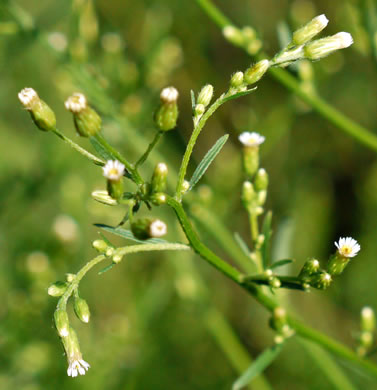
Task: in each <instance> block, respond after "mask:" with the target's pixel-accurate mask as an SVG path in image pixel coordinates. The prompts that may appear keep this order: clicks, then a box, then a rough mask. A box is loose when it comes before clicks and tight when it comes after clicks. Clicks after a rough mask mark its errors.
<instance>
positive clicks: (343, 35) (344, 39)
mask: <svg viewBox="0 0 377 390" xmlns="http://www.w3.org/2000/svg"><path fill="white" fill-rule="evenodd" d="M333 38H336V39H338V40H339V48H340V49H345V48H346V47H349V46H351V45H352V44H353V38H352V35H351V34H350V33H348V32H339V33H337V34H335V35H333Z"/></svg>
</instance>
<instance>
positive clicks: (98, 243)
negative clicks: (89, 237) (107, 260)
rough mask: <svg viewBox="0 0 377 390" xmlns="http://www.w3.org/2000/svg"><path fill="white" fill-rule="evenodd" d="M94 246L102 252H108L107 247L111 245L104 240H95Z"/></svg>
mask: <svg viewBox="0 0 377 390" xmlns="http://www.w3.org/2000/svg"><path fill="white" fill-rule="evenodd" d="M92 247H93V248H94V249H95V250H96V251H98V252H100V253H106V251H107V249H108V248H109V246H108V245H107V243H106V242H105V241H104V240H95V241H93V242H92Z"/></svg>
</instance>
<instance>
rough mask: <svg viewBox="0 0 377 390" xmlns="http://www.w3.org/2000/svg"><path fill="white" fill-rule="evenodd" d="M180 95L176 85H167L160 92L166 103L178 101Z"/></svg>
mask: <svg viewBox="0 0 377 390" xmlns="http://www.w3.org/2000/svg"><path fill="white" fill-rule="evenodd" d="M178 96H179V94H178V91H177V90H176V88H174V87H166V88H164V89H163V90H162V91H161V94H160V98H161V100H162V102H164V103H174V102H176V101H177V99H178Z"/></svg>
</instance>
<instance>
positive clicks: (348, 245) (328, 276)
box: [298, 237, 360, 290]
mask: <svg viewBox="0 0 377 390" xmlns="http://www.w3.org/2000/svg"><path fill="white" fill-rule="evenodd" d="M334 244H335V246H336V248H337V251H336V253H335V254H334V255H332V256H331V257H330V259H329V262H328V264H327V267H326V269H321V267H320V263H319V261H318V260H317V259H310V260H307V261H306V262H305V264H304V266H303V267H302V269H301V271H300V273H299V275H298V278H299V279H300V280H301V282H302V285H303V286H304V288H307V289H309V287H314V288H317V289H320V290H324V289H326V288H327V287H329V286H330V284H331V282H332V280H333V277H334V276H337V275H340V274H341V273H342V272H343V271H344V269H345V267H346V266H347V264H348V263H349V262H350V260H351V258H352V257H355V256H356V255H357V253H358V252H359V251H360V245H359V244H358V243H357V241H356V240H354V239H353V238H351V237H346V238H340V239H339V241H338V242H335V243H334Z"/></svg>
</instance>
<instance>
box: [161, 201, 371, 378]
mask: <svg viewBox="0 0 377 390" xmlns="http://www.w3.org/2000/svg"><path fill="white" fill-rule="evenodd" d="M167 204H168V205H169V206H170V207H172V208H173V209H174V211H175V213H176V215H177V217H178V219H179V222H180V224H181V226H182V228H183V231H184V232H185V234H186V237H187V239H188V240H189V242H190V244H191V246H192V247H193V249H194V251H195V252H196V253H198V254H199V255H200V256H201V257H202V258H203V259H205V260H206V261H207V262H208V263H210V264H211V265H213V266H214V267H215V268H217V269H218V270H219V271H220V272H222V273H223V274H224V275H225V276H227V277H228V278H230V279H232V280H233V281H234V282H236V283H237V284H238V285H239V286H241V287H242V288H244V289H245V290H246V291H247V292H248V293H249V294H250V295H252V296H253V297H254V298H255V299H256V300H257V301H258V302H259V303H261V304H262V305H263V306H264V307H265V308H266V309H268V310H269V311H273V310H274V309H275V308H276V307H278V306H279V304H278V302H277V301H276V300H275V299H273V298H271V297H270V296H268V295H266V294H265V293H264V292H263V291H262V289H261V287H259V286H258V285H256V284H253V283H244V282H243V280H244V275H243V274H242V273H241V272H239V271H238V270H237V269H235V268H234V267H232V266H231V265H229V264H228V263H227V262H226V261H224V260H223V259H221V258H220V257H218V256H217V255H216V254H214V253H213V252H212V251H211V250H210V249H209V248H207V247H206V246H205V245H204V244H203V243H202V242H201V241H200V239H199V237H198V235H197V233H196V232H195V231H194V230H193V227H192V225H191V222H190V220H189V219H188V217H187V215H186V213H185V211H184V209H183V207H182V205H181V203H179V202H178V201H177V200H176V199H174V198H172V197H168V198H167ZM288 322H289V324H290V326H291V327H292V328H293V329H294V330H295V331H296V333H297V334H298V335H299V336H301V337H303V338H305V339H308V340H311V341H313V342H315V343H317V344H319V345H321V346H322V347H323V348H325V349H327V350H328V351H330V352H332V353H334V354H335V355H337V356H339V357H341V358H344V359H346V360H349V361H351V362H353V363H354V364H356V365H358V366H359V367H361V368H363V369H364V370H366V371H367V372H369V373H370V374H371V375H373V376H374V377H375V378H377V366H376V365H375V364H373V363H372V362H370V361H369V360H366V359H363V358H361V357H360V356H358V355H356V354H355V353H354V352H353V351H352V350H351V349H350V348H348V347H346V346H344V345H342V344H341V343H339V342H337V341H335V340H333V339H331V338H330V337H328V336H326V335H324V334H323V333H321V332H318V331H316V330H314V329H312V328H310V327H308V326H306V325H305V324H303V323H302V322H300V321H299V320H297V319H295V318H294V317H291V316H289V317H288Z"/></svg>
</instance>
